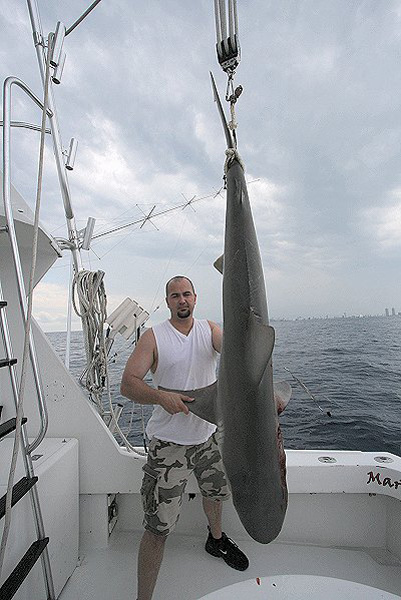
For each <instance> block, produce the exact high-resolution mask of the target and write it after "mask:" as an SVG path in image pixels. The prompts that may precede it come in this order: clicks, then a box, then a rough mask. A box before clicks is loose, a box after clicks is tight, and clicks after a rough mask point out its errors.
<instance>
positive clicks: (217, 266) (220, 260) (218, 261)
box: [213, 254, 224, 275]
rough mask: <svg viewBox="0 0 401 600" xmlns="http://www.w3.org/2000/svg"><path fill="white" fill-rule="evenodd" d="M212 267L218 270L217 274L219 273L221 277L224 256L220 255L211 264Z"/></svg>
mask: <svg viewBox="0 0 401 600" xmlns="http://www.w3.org/2000/svg"><path fill="white" fill-rule="evenodd" d="M213 266H214V268H215V269H217V270H218V272H219V273H221V274H222V275H223V271H224V254H222V255H221V256H219V258H216V260H215V261H214V263H213Z"/></svg>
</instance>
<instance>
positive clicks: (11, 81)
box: [3, 77, 51, 454]
mask: <svg viewBox="0 0 401 600" xmlns="http://www.w3.org/2000/svg"><path fill="white" fill-rule="evenodd" d="M13 85H16V86H18V87H19V88H20V89H22V90H23V91H24V92H25V93H26V94H27V95H28V97H29V98H30V99H31V100H32V101H33V102H34V103H35V104H36V105H37V106H38V107H39V108H41V109H42V110H43V104H42V102H41V100H40V99H39V98H38V97H37V96H36V95H35V94H34V93H33V92H32V91H31V90H30V89H29V87H28V86H27V85H25V83H24V82H23V81H21V80H20V79H18V78H17V77H8V78H7V79H6V80H5V82H4V86H3V199H4V212H5V217H6V222H7V227H8V234H9V236H10V242H11V251H12V255H13V261H14V267H15V273H16V277H17V288H18V295H19V301H20V307H21V312H22V317H23V320H24V322H25V321H26V318H27V310H28V307H27V300H26V291H25V284H24V278H23V273H22V265H21V257H20V254H19V250H18V242H17V236H16V233H15V226H14V218H13V212H12V206H11V168H10V137H11V88H12V86H13ZM50 112H51V111H48V113H50ZM29 355H30V359H31V364H32V370H33V376H34V381H35V387H36V392H37V395H38V407H39V414H40V421H41V426H40V430H39V433H38V435H37V436H36V438H35V439H34V441H33V442H32V443H31V444H30V445H29V446H28V447H27V452H28V454H29V453H30V452H32V451H33V450H35V449H36V448H37V447H38V446H39V444H40V442H41V441H42V440H43V438H44V437H45V435H46V431H47V426H48V416H47V408H46V402H45V398H44V393H43V389H42V382H41V380H40V374H39V367H38V362H37V358H36V351H35V343H34V340H33V336H32V331H31V330H30V332H29Z"/></svg>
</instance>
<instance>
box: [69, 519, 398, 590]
mask: <svg viewBox="0 0 401 600" xmlns="http://www.w3.org/2000/svg"><path fill="white" fill-rule="evenodd" d="M228 534H229V532H228ZM140 537H141V533H140V532H124V531H118V530H117V531H116V530H115V531H114V532H113V534H112V536H111V539H110V544H109V547H108V548H107V549H102V550H91V551H89V552H88V553H85V551H83V552H82V556H81V563H80V566H79V567H78V568H77V569H76V570H75V572H74V574H73V575H72V577H71V579H70V580H69V581H68V583H67V585H66V587H65V588H64V590H63V592H62V594H61V596H60V600H135V597H136V596H135V585H134V581H135V578H136V552H137V547H138V544H139V540H140ZM205 540H206V532H205V537H204V539H203V538H199V537H190V536H183V535H179V534H177V533H173V534H172V535H171V536H170V538H169V540H168V542H167V545H166V551H165V557H164V561H163V564H162V567H161V571H160V575H159V580H158V584H157V587H156V590H155V594H154V600H198V599H200V598H203V597H204V596H206V597H207V598H208V596H207V595H208V594H212V595H211V596H210V600H212V599H213V600H217V599H218V600H224V599H225V598H230V600H237V599H238V600H242V599H244V600H245V598H246V599H247V600H248V599H249V598H252V600H256V598H259V597H260V598H263V599H264V600H267V599H269V600H270V599H271V600H273V599H274V598H276V599H277V600H283V599H285V600H287V599H290V598H291V599H294V600H295V599H296V600H303V599H304V598H305V599H306V598H308V600H312V599H313V600H317V598H319V599H321V598H325V600H326V599H327V600H330V599H331V598H333V599H334V598H335V599H336V600H353V599H354V598H355V599H359V598H362V597H364V598H366V600H376V599H377V600H378V599H383V600H384V599H389V598H398V597H399V598H401V564H400V563H399V562H398V561H397V560H394V558H393V557H392V555H391V554H390V553H387V552H386V551H384V550H382V549H380V550H378V551H377V552H376V551H375V550H374V549H370V550H368V551H364V550H363V549H352V550H351V549H341V548H323V547H319V546H303V545H298V544H284V543H272V544H269V545H267V546H263V545H261V544H257V543H256V542H252V541H246V542H240V543H239V545H240V547H241V548H242V549H243V550H244V551H245V552H246V553H247V555H248V557H249V559H250V566H249V569H248V570H247V571H245V572H242V573H241V572H238V571H234V570H232V569H230V568H229V567H228V566H227V565H226V564H225V563H224V562H223V560H221V559H216V558H213V557H211V556H209V555H208V554H207V553H206V552H205V550H204V548H203V547H204V543H205ZM284 575H291V576H292V575H307V576H309V577H308V578H303V580H302V581H301V580H298V583H299V584H300V585H301V583H302V586H303V590H304V594H303V595H300V593H294V594H293V593H292V592H291V582H292V583H294V579H293V578H292V577H289V578H286V579H283V578H282V576H284ZM272 576H274V577H275V579H277V581H278V582H280V589H278V588H277V590H276V595H274V594H272V593H271V592H272V589H270V588H269V587H268V584H267V582H268V581H269V578H270V577H272ZM316 576H319V577H316ZM320 577H321V578H329V577H330V578H338V579H339V580H345V582H334V583H333V585H332V586H329V585H328V584H329V583H330V581H329V580H325V581H323V580H322V579H320ZM257 578H260V584H261V585H260V586H259V585H258V583H257ZM308 579H309V583H310V584H312V583H313V585H314V586H315V587H314V588H312V589H317V590H319V587H316V586H317V585H318V584H319V585H320V590H321V594H320V595H316V594H315V595H311V592H310V590H311V588H310V585H309V587H308V581H307V580H308ZM248 580H251V582H250V583H248V584H242V585H243V586H244V585H245V588H243V587H241V586H240V587H237V588H236V587H235V584H238V583H239V582H246V581H248ZM347 582H353V583H350V584H349V585H347ZM251 583H252V585H251ZM354 584H355V585H354ZM356 584H362V585H364V586H371V587H373V588H379V589H378V590H377V592H375V591H374V590H373V591H372V590H368V591H369V594H370V595H369V594H368V593H367V590H366V589H363V588H361V587H360V586H358V585H356ZM227 586H230V587H229V588H228V589H227V590H223V589H222V588H225V587H227ZM231 586H233V587H231ZM247 586H250V587H249V588H248V587H247ZM230 588H231V589H230ZM272 588H273V589H274V586H272ZM244 589H245V591H248V589H249V592H250V595H249V594H248V595H243V593H244V592H243V590H244ZM263 589H264V590H265V592H268V594H267V595H266V593H265V595H263V594H261V591H259V590H263ZM217 590H220V592H218V593H217V594H216V593H215V594H213V592H217ZM283 590H284V591H285V590H286V592H287V595H283V594H284V591H283ZM300 590H301V588H299V592H300ZM305 590H306V591H305ZM323 590H324V591H323ZM361 590H362V591H364V592H366V594H365V596H360V595H359V596H358V595H357V594H358V593H360V592H361ZM380 590H383V591H384V592H388V593H389V594H394V596H388V595H386V594H384V593H381V592H380ZM279 591H281V592H282V594H281V595H279V594H278V593H277V592H279ZM224 594H225V595H224ZM241 594H242V595H241ZM305 594H306V595H305ZM205 600H206V599H205Z"/></svg>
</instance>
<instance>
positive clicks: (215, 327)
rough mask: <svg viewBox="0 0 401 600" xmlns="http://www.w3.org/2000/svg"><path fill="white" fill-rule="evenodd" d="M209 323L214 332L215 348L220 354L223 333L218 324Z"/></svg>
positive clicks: (213, 342)
mask: <svg viewBox="0 0 401 600" xmlns="http://www.w3.org/2000/svg"><path fill="white" fill-rule="evenodd" d="M208 323H209V325H210V329H211V330H212V344H213V348H214V349H215V350H216V352H219V353H220V352H221V346H222V343H223V333H222V331H221V329H220V327H219V326H218V325H217V323H214V322H213V321H208Z"/></svg>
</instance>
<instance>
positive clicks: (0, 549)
mask: <svg viewBox="0 0 401 600" xmlns="http://www.w3.org/2000/svg"><path fill="white" fill-rule="evenodd" d="M50 40H51V37H50V36H49V47H48V51H47V58H46V73H45V83H44V99H43V112H42V123H41V134H40V147H39V166H38V183H37V191H36V206H35V217H34V225H33V241H32V262H31V271H30V276H29V284H28V297H27V298H28V306H27V314H26V319H25V338H24V350H23V356H22V366H21V380H20V386H19V391H18V403H17V413H16V427H15V438H14V446H13V454H12V459H11V467H10V472H9V476H8V483H7V494H6V507H5V517H4V529H3V535H2V538H1V546H0V577H1V571H2V568H3V564H4V556H5V552H6V546H7V540H8V534H9V531H10V525H11V504H12V491H13V486H14V479H15V470H16V466H17V458H18V452H19V448H20V445H21V433H22V418H23V415H24V410H23V406H24V392H25V382H26V374H27V361H28V354H29V334H30V330H31V320H32V302H33V287H34V278H35V270H36V258H37V249H38V236H39V213H40V200H41V195H42V180H43V157H44V150H45V135H46V111H47V104H48V97H49V79H50V54H51V51H50V43H51V41H50Z"/></svg>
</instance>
